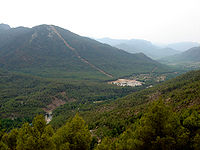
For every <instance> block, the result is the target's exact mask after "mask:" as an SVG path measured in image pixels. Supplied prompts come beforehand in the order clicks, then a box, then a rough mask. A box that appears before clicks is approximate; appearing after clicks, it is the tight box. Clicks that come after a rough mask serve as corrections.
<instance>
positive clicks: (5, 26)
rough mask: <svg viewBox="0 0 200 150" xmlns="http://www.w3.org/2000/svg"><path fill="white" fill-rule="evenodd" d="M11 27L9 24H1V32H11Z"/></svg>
mask: <svg viewBox="0 0 200 150" xmlns="http://www.w3.org/2000/svg"><path fill="white" fill-rule="evenodd" d="M10 28H11V27H10V26H9V25H8V24H4V23H1V24H0V30H9V29H10Z"/></svg>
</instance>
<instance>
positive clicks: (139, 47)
mask: <svg viewBox="0 0 200 150" xmlns="http://www.w3.org/2000/svg"><path fill="white" fill-rule="evenodd" d="M97 40H98V41H100V42H102V43H107V44H110V45H112V46H114V47H117V48H120V49H123V50H125V51H127V52H129V53H140V52H142V53H144V54H145V55H147V56H148V57H151V58H153V59H158V58H162V57H166V56H171V55H174V54H177V53H179V51H177V50H174V49H172V48H169V47H165V48H160V47H158V46H155V45H153V44H152V43H151V42H149V41H146V40H141V39H131V40H118V39H110V38H102V39H97Z"/></svg>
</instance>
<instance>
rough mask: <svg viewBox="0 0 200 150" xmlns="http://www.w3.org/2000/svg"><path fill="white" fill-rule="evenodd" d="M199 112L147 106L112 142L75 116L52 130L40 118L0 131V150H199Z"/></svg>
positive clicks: (156, 102)
mask: <svg viewBox="0 0 200 150" xmlns="http://www.w3.org/2000/svg"><path fill="white" fill-rule="evenodd" d="M199 129H200V114H199V109H194V108H190V109H186V110H184V111H183V112H182V113H181V114H180V113H177V112H175V111H173V109H172V107H170V106H168V105H167V104H165V103H164V102H163V101H162V100H159V101H155V102H153V103H151V104H149V106H148V109H147V110H146V111H145V113H144V114H143V115H142V117H141V118H140V119H137V120H136V121H135V123H133V124H131V125H130V126H129V128H128V129H127V130H125V131H124V132H123V133H122V134H120V135H119V136H118V137H116V138H112V137H104V138H103V139H102V141H101V139H98V137H97V136H96V135H94V134H93V133H92V132H91V130H89V129H88V126H87V125H86V123H85V121H84V120H83V119H82V118H81V117H80V116H79V115H78V114H76V115H75V117H74V118H72V119H69V120H68V121H67V122H66V123H65V125H63V126H62V127H60V128H59V129H57V130H56V131H54V130H53V128H52V127H51V125H46V122H45V120H44V117H43V116H42V115H39V116H36V117H35V118H34V120H33V122H32V123H25V124H23V125H22V127H21V128H16V129H12V130H11V131H10V132H8V133H6V132H4V130H3V129H1V131H0V140H1V142H0V149H1V150H15V149H17V150H45V149H46V150H47V149H48V150H51V149H52V150H67V149H71V150H88V149H96V150H111V149H121V150H123V149H127V150H128V149H130V150H133V149H137V150H143V149H147V150H148V149H149V150H151V149H155V150H156V149H157V150H160V149H163V150H166V149H169V150H171V149H177V150H178V149H180V150H183V149H185V150H188V149H195V150H199V148H200V130H199Z"/></svg>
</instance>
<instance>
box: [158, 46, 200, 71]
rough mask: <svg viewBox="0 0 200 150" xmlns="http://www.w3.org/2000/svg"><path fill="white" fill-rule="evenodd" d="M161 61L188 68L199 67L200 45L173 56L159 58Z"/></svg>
mask: <svg viewBox="0 0 200 150" xmlns="http://www.w3.org/2000/svg"><path fill="white" fill-rule="evenodd" d="M159 61H160V62H161V63H164V64H169V65H174V66H181V67H184V68H188V69H196V68H199V67H200V65H199V63H200V47H193V48H191V49H189V50H187V51H185V52H182V53H180V54H177V55H173V56H171V57H165V58H162V59H160V60H159Z"/></svg>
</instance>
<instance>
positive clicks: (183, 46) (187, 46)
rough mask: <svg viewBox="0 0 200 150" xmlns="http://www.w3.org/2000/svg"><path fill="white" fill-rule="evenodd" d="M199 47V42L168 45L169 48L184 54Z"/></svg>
mask: <svg viewBox="0 0 200 150" xmlns="http://www.w3.org/2000/svg"><path fill="white" fill-rule="evenodd" d="M198 46H200V43H197V42H179V43H172V44H168V45H167V47H170V48H172V49H175V50H177V51H181V52H184V51H186V50H188V49H190V48H192V47H198Z"/></svg>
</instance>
